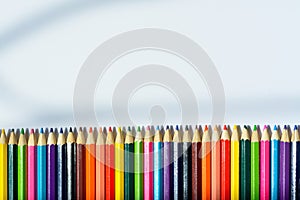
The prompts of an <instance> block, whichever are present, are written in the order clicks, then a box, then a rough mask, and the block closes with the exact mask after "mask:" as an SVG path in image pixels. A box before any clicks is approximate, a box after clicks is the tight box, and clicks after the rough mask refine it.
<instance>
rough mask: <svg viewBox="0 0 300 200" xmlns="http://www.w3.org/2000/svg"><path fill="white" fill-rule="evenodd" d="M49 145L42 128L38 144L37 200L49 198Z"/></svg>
mask: <svg viewBox="0 0 300 200" xmlns="http://www.w3.org/2000/svg"><path fill="white" fill-rule="evenodd" d="M46 145H47V143H46V136H45V134H44V130H43V128H41V130H40V133H39V136H38V143H37V167H36V168H37V199H46V198H47V146H46Z"/></svg>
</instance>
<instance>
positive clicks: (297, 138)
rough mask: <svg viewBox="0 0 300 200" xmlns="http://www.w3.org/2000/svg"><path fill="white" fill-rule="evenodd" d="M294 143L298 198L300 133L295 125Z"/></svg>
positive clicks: (299, 197) (298, 196)
mask: <svg viewBox="0 0 300 200" xmlns="http://www.w3.org/2000/svg"><path fill="white" fill-rule="evenodd" d="M294 143H296V156H295V157H296V195H295V196H296V199H300V133H299V127H298V126H295V135H294Z"/></svg>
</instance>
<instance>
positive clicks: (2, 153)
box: [0, 129, 7, 200]
mask: <svg viewBox="0 0 300 200" xmlns="http://www.w3.org/2000/svg"><path fill="white" fill-rule="evenodd" d="M4 199H7V143H6V136H5V130H4V129H2V131H1V136H0V200H4Z"/></svg>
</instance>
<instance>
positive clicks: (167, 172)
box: [163, 126, 173, 200]
mask: <svg viewBox="0 0 300 200" xmlns="http://www.w3.org/2000/svg"><path fill="white" fill-rule="evenodd" d="M172 141H173V139H172V135H171V133H170V130H169V126H167V128H166V132H165V135H164V139H163V142H164V147H163V149H164V162H163V167H164V199H165V200H168V199H171V179H170V176H171V163H172V159H171V151H172V150H171V148H172V146H171V142H172Z"/></svg>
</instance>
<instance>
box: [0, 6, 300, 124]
mask: <svg viewBox="0 0 300 200" xmlns="http://www.w3.org/2000/svg"><path fill="white" fill-rule="evenodd" d="M299 24H300V5H299V1H263V2H262V1H258V0H255V1H251V2H247V3H241V1H226V2H225V1H158V0H154V1H133V0H132V1H127V2H125V1H89V3H86V2H85V3H83V2H82V3H81V2H79V1H53V0H52V1H26V2H18V3H16V2H10V1H5V2H4V1H2V3H1V6H0V126H1V127H4V128H10V127H40V126H72V125H75V122H74V119H73V91H74V85H75V81H76V77H77V75H78V72H79V70H80V67H81V66H82V64H83V62H84V61H85V60H86V58H87V57H88V55H89V54H90V53H91V52H92V51H93V50H94V49H95V48H96V47H98V46H99V45H100V44H101V43H102V42H104V41H106V40H107V39H109V38H111V37H113V36H114V35H117V34H120V33H122V32H126V31H130V30H133V29H138V28H145V27H155V28H163V29H169V30H173V31H176V32H179V33H181V34H184V35H186V36H188V37H189V38H191V39H192V40H194V41H195V42H197V43H198V44H199V45H200V46H201V47H202V48H203V49H205V51H206V52H207V54H208V55H209V56H210V58H211V59H212V60H213V62H214V63H215V66H216V67H217V69H218V71H219V74H220V76H221V78H222V81H223V85H224V89H225V95H226V113H225V119H224V122H225V123H230V124H232V123H240V124H255V123H259V124H265V123H270V124H274V123H277V124H284V123H289V124H298V123H299V118H300V87H299V83H300V81H299V72H300V68H299V67H300V59H299V58H300V56H299V55H300V54H299V52H300V28H299V27H300V26H299ZM151 63H156V64H165V65H168V66H169V67H171V68H173V69H174V70H176V71H178V72H179V73H181V74H182V76H183V77H185V79H186V80H187V81H188V82H189V83H190V85H191V87H192V88H193V90H194V92H195V95H196V96H197V98H198V101H199V105H198V108H197V109H199V112H200V113H201V114H200V119H199V123H201V124H203V123H209V122H210V120H211V111H212V105H211V99H210V95H209V92H208V91H207V88H206V87H205V84H204V83H203V80H202V79H201V77H197V76H196V75H195V72H194V71H193V69H192V68H191V66H189V65H187V64H186V63H184V62H182V61H181V60H180V59H178V58H176V57H172V56H171V55H168V54H164V53H159V52H140V53H136V54H133V55H129V56H127V57H125V58H123V59H121V60H120V61H119V62H117V63H115V64H114V65H113V66H112V67H111V68H110V69H109V71H107V73H106V74H105V76H104V77H103V79H101V80H99V84H98V90H97V91H96V93H95V102H96V104H95V105H96V106H95V112H96V114H97V117H98V122H99V125H109V124H114V120H113V117H112V113H111V95H112V92H113V90H114V87H115V86H116V84H117V83H118V80H120V77H122V76H123V75H125V74H126V72H128V70H130V69H132V68H134V67H136V66H139V65H142V64H151ZM153 105H162V106H163V107H164V109H165V110H166V123H172V124H176V123H180V120H181V112H180V105H178V102H177V101H176V98H175V97H174V96H173V95H172V94H171V93H170V92H169V91H167V90H165V89H163V88H159V87H157V86H149V87H146V88H143V89H142V90H139V91H136V93H135V94H133V96H132V99H131V100H130V102H129V112H130V115H131V116H132V119H133V120H134V121H135V122H136V123H138V124H148V123H150V122H151V119H150V115H149V109H150V108H151V106H153Z"/></svg>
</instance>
